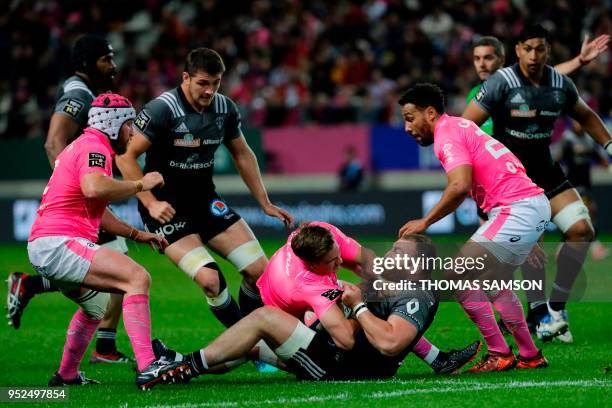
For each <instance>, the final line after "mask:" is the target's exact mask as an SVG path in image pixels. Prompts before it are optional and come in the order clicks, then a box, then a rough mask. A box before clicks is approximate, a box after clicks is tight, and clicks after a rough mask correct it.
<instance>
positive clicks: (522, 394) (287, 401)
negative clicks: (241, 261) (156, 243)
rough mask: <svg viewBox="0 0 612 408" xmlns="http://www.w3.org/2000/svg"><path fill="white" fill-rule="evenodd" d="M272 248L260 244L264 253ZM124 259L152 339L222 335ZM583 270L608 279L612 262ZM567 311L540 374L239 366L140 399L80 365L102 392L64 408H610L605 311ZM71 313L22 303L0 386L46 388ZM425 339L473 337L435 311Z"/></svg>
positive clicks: (159, 268) (119, 373)
mask: <svg viewBox="0 0 612 408" xmlns="http://www.w3.org/2000/svg"><path fill="white" fill-rule="evenodd" d="M455 239H459V238H458V237H457V238H455ZM434 240H438V238H435V237H434ZM280 243H281V242H280V241H264V242H262V244H263V246H264V249H265V250H266V252H267V253H268V254H271V253H273V252H274V250H275V249H276V248H278V246H279V245H280ZM130 254H131V256H132V257H133V258H134V259H135V260H136V261H137V262H140V263H141V264H143V265H144V266H145V267H146V268H147V270H149V271H150V272H151V275H152V277H153V286H152V291H151V299H152V301H151V309H152V310H151V312H152V321H153V328H152V330H153V336H155V337H159V338H161V339H163V340H164V341H165V342H166V344H168V345H170V346H171V347H174V348H177V349H178V350H179V351H183V352H190V351H193V350H195V349H197V348H200V347H202V346H204V345H205V344H206V343H207V342H209V341H210V340H211V339H213V338H214V337H215V336H216V335H218V334H219V333H220V332H221V330H222V326H221V325H220V324H219V323H217V321H216V320H214V318H213V316H212V314H211V313H210V312H209V310H208V307H207V306H206V302H205V300H204V297H203V294H202V293H201V292H200V290H199V289H197V288H196V286H195V285H194V284H193V283H192V282H190V280H189V279H188V278H187V277H186V276H185V275H184V274H183V273H182V272H180V271H178V270H177V269H176V268H175V267H174V266H173V265H172V264H171V263H170V261H169V260H167V259H166V258H165V257H163V256H161V255H157V254H155V253H153V252H151V251H150V250H149V249H148V248H146V247H144V246H134V245H132V246H130ZM220 265H221V267H222V268H223V270H224V271H225V275H226V277H228V282H229V284H230V287H231V289H232V291H233V293H234V294H235V293H236V291H237V288H238V283H239V277H238V274H237V273H236V272H235V271H233V269H232V268H231V267H230V266H229V265H228V264H227V263H224V262H220ZM590 267H591V268H596V269H597V270H600V271H607V272H608V273H610V271H612V260H610V259H607V260H605V261H602V262H598V263H597V264H594V265H591V266H590ZM0 270H2V274H3V276H6V275H7V274H8V272H9V271H13V270H21V271H26V272H29V273H31V267H30V266H29V263H28V260H27V254H26V249H25V245H22V244H15V245H3V246H0ZM345 276H346V275H345ZM608 282H609V280H608V281H606V282H605V283H606V284H607V283H608ZM590 284H593V282H590ZM3 288H4V289H2V296H6V292H5V291H6V287H5V286H3ZM608 289H609V290H612V287H608ZM568 309H569V311H570V319H571V330H572V332H573V334H574V339H575V342H574V344H571V345H565V344H558V343H554V344H544V345H542V344H540V343H538V345H539V346H541V347H542V348H543V350H544V354H545V355H546V356H547V357H548V359H549V362H550V367H549V368H547V369H544V370H528V371H516V370H515V371H510V372H505V373H493V374H481V375H458V376H445V377H440V376H435V375H434V374H433V373H432V371H431V370H430V369H429V368H428V367H427V366H426V365H425V364H424V363H422V362H421V361H420V360H418V359H417V358H416V357H414V356H409V357H408V358H407V359H406V361H405V362H404V365H403V366H402V368H401V369H400V371H399V373H398V376H397V378H396V379H394V380H391V381H381V382H377V381H365V382H350V383H349V382H342V383H298V382H296V381H295V380H294V379H293V377H292V376H290V375H288V374H285V373H281V372H279V373H275V374H259V373H257V372H256V371H255V368H254V366H253V365H252V364H247V365H244V366H242V367H241V368H239V369H237V370H235V371H234V372H232V373H230V374H226V375H223V376H203V377H200V378H198V379H196V380H194V381H192V382H191V383H190V384H188V385H172V386H158V387H156V388H154V389H153V390H151V391H150V392H142V391H139V390H138V389H137V388H136V387H135V385H134V371H132V369H131V368H130V367H127V366H125V365H112V366H111V365H89V364H88V363H87V361H85V362H84V363H83V364H82V365H81V369H82V370H85V371H86V373H87V375H88V376H89V377H92V378H95V379H98V380H101V381H102V384H101V385H98V386H89V387H72V388H70V389H69V393H70V397H69V401H68V402H67V403H64V404H66V405H69V406H76V407H92V406H129V407H133V406H139V407H145V406H171V405H172V406H182V407H209V406H210V407H214V406H229V407H233V406H287V407H293V406H325V405H332V404H333V405H340V406H368V407H376V406H381V407H382V406H384V407H389V406H404V407H406V406H441V405H444V406H455V405H460V406H478V407H483V406H491V405H504V406H538V407H557V406H559V407H563V406H583V405H587V406H605V405H608V406H609V405H611V404H612V403H611V402H610V401H611V397H610V396H611V395H612V373H611V371H612V368H611V367H612V324H611V323H610V319H611V316H612V304H611V303H609V302H608V303H606V302H590V303H589V302H575V303H571V304H570V305H569V307H568ZM74 310H75V305H74V304H72V303H71V302H69V301H67V300H66V299H65V298H64V297H63V296H61V295H60V294H58V293H53V294H46V295H43V296H39V297H37V298H34V299H33V300H32V301H31V302H30V304H29V306H28V308H27V310H26V312H25V314H24V316H23V319H22V326H21V328H20V329H19V330H17V331H16V330H14V329H12V328H11V327H9V326H7V325H6V324H2V325H1V327H2V329H0V344H1V345H2V351H0V363H1V364H0V366H1V367H2V370H0V387H9V386H11V387H20V386H21V387H23V386H29V387H33V386H45V385H46V383H47V381H48V380H49V378H50V376H51V375H52V373H53V372H54V371H55V370H56V369H57V367H58V364H59V360H60V357H61V351H62V345H63V341H64V336H65V331H66V326H67V324H68V322H69V320H70V318H71V316H72V314H73V312H74ZM427 337H428V338H429V339H430V340H431V341H433V342H434V343H436V344H437V345H439V346H441V348H443V349H449V348H457V347H461V346H463V345H465V344H467V343H469V342H471V341H472V340H474V339H477V338H479V335H478V333H477V330H476V328H475V327H474V325H473V324H471V323H470V322H469V321H468V319H467V317H466V316H465V314H464V313H463V311H462V310H461V309H460V307H459V306H458V305H456V304H451V303H443V304H441V306H440V310H439V312H438V314H437V316H436V319H435V321H434V323H433V325H432V326H431V328H430V329H429V331H428V332H427ZM118 344H119V348H120V349H121V350H123V351H125V352H129V353H130V354H131V349H130V345H129V341H128V339H127V337H126V335H125V331H124V330H123V326H122V325H121V326H120V327H119V336H118ZM510 344H512V343H511V342H510ZM90 351H91V350H90ZM90 351H88V352H87V353H86V357H85V360H87V359H88V357H89V353H90ZM481 353H483V352H481ZM364 364H367V362H364ZM49 405H55V406H57V404H55V403H54V404H49Z"/></svg>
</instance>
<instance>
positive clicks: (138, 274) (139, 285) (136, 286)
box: [130, 265, 151, 293]
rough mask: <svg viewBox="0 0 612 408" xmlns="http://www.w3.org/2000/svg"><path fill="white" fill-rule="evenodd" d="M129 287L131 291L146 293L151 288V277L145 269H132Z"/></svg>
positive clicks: (139, 267)
mask: <svg viewBox="0 0 612 408" xmlns="http://www.w3.org/2000/svg"><path fill="white" fill-rule="evenodd" d="M130 285H131V286H132V290H135V291H138V292H141V293H147V292H148V291H149V288H150V287H151V275H149V272H147V270H146V269H145V268H143V267H142V266H140V265H136V266H134V267H133V269H132V272H131V274H130Z"/></svg>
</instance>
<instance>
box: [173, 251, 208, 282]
mask: <svg viewBox="0 0 612 408" xmlns="http://www.w3.org/2000/svg"><path fill="white" fill-rule="evenodd" d="M214 263H215V260H214V259H213V257H212V256H211V255H210V254H209V253H208V251H207V250H206V248H204V247H202V246H199V247H195V248H193V249H192V250H191V251H189V252H187V253H186V254H185V255H183V257H182V258H181V259H180V260H179V262H178V267H179V268H180V269H181V270H182V271H183V272H185V273H186V274H187V276H189V277H190V278H191V279H193V280H195V281H197V282H198V284H199V285H200V287H204V286H203V284H202V283H201V282H200V275H201V274H202V271H205V270H206V268H204V267H205V266H207V265H210V264H214ZM202 278H204V275H202Z"/></svg>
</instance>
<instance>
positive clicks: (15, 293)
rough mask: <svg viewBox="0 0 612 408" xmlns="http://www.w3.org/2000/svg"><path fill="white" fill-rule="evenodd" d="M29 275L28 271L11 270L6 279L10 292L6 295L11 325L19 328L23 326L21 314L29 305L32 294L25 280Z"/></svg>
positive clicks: (7, 315)
mask: <svg viewBox="0 0 612 408" xmlns="http://www.w3.org/2000/svg"><path fill="white" fill-rule="evenodd" d="M27 277H28V274H27V273H23V272H11V273H10V274H9V276H8V279H7V280H6V283H7V286H8V294H7V296H6V309H7V311H8V313H7V314H6V317H7V318H8V321H9V322H8V324H9V326H13V328H15V329H19V326H21V315H22V314H23V310H24V309H25V307H26V306H27V304H28V302H29V301H30V299H32V296H33V295H32V294H30V293H28V292H27V291H26V288H25V286H24V285H23V281H24V280H25V279H26V278H27Z"/></svg>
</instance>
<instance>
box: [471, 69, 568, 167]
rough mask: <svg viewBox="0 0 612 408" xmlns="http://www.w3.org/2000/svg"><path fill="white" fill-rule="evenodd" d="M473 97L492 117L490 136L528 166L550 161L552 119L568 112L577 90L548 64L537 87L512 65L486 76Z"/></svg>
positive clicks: (564, 76) (553, 120)
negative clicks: (487, 77) (500, 142)
mask: <svg viewBox="0 0 612 408" xmlns="http://www.w3.org/2000/svg"><path fill="white" fill-rule="evenodd" d="M474 100H475V102H476V103H477V104H478V105H479V106H480V107H481V108H482V109H484V110H485V111H487V112H488V113H489V114H490V115H491V117H492V118H493V137H495V138H496V139H498V140H500V141H502V142H503V143H504V144H505V145H506V146H507V147H508V148H509V149H510V150H512V152H513V153H514V154H515V155H516V156H517V157H518V158H519V159H520V160H521V161H522V162H523V164H524V165H525V167H527V168H529V166H530V165H535V163H540V164H541V163H543V162H548V163H552V158H551V155H550V150H549V145H550V137H551V135H552V132H553V128H554V123H555V120H556V119H557V118H558V117H559V116H560V115H561V114H563V113H567V112H569V111H571V109H572V108H573V107H574V105H575V104H576V102H577V101H578V91H577V90H576V86H575V85H574V83H573V82H572V80H571V79H569V78H568V77H567V76H566V75H562V74H560V73H559V72H558V71H556V70H555V69H554V68H553V67H551V66H548V65H547V66H545V67H544V76H543V78H542V81H541V85H540V86H539V87H536V86H534V85H533V84H531V82H529V80H528V79H527V78H525V76H524V75H523V73H522V72H521V70H520V67H519V64H514V65H513V66H511V67H506V68H502V69H500V70H498V71H497V72H496V73H495V74H493V75H492V76H491V77H489V79H487V81H485V82H484V84H483V86H482V88H481V90H480V91H479V92H478V93H477V94H476V97H475V98H474Z"/></svg>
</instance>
